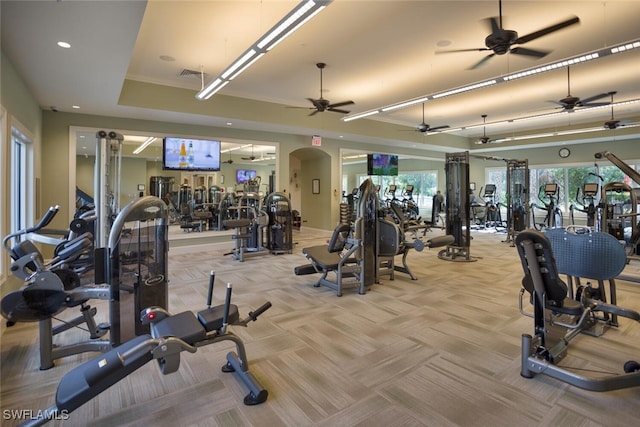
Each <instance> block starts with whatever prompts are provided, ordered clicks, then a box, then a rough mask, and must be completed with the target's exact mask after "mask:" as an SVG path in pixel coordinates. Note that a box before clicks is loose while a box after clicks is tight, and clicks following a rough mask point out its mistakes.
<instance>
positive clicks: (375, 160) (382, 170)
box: [367, 153, 398, 176]
mask: <svg viewBox="0 0 640 427" xmlns="http://www.w3.org/2000/svg"><path fill="white" fill-rule="evenodd" d="M367 175H386V176H397V175H398V155H397V154H379V153H373V154H367Z"/></svg>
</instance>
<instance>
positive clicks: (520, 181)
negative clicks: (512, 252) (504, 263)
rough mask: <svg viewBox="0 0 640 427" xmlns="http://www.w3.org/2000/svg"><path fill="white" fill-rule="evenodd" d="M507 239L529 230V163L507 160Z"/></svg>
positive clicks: (511, 240) (509, 240) (526, 161)
mask: <svg viewBox="0 0 640 427" xmlns="http://www.w3.org/2000/svg"><path fill="white" fill-rule="evenodd" d="M506 162H507V238H506V240H505V241H506V242H513V239H514V238H515V236H516V235H517V234H518V233H519V232H521V231H522V230H525V229H527V228H529V212H528V209H529V161H528V160H515V159H510V160H507V161H506Z"/></svg>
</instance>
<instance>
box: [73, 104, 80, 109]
mask: <svg viewBox="0 0 640 427" xmlns="http://www.w3.org/2000/svg"><path fill="white" fill-rule="evenodd" d="M71 108H75V109H76V110H79V109H80V106H79V105H72V106H71Z"/></svg>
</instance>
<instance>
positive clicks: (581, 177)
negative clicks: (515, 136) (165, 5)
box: [485, 161, 640, 218]
mask: <svg viewBox="0 0 640 427" xmlns="http://www.w3.org/2000/svg"><path fill="white" fill-rule="evenodd" d="M626 163H627V164H629V165H630V166H631V167H632V168H634V169H635V170H638V169H640V163H639V162H637V161H636V162H626ZM485 176H486V179H487V181H486V182H487V183H490V184H495V185H496V195H497V197H496V201H504V200H506V168H497V167H496V168H486V169H485ZM529 177H530V178H529V179H530V182H529V186H530V187H529V188H530V192H531V195H530V200H529V201H530V203H535V204H537V205H538V206H542V203H541V200H542V201H544V202H547V203H548V202H549V199H548V197H545V195H544V186H545V184H550V183H555V184H558V194H557V195H556V197H557V199H556V203H557V205H558V206H559V207H560V209H561V210H562V212H563V216H565V218H569V216H570V208H571V206H572V205H573V206H575V207H576V208H578V209H576V210H575V211H574V215H575V217H576V218H583V217H584V216H585V213H583V212H580V211H579V209H583V208H584V206H585V203H586V205H588V202H589V200H588V197H586V198H585V196H584V194H583V188H584V187H583V186H584V185H585V184H590V183H591V184H594V183H597V184H598V185H599V187H602V186H603V185H605V184H606V183H609V182H624V183H626V184H628V185H630V186H631V187H637V186H638V185H637V184H635V183H634V182H633V181H631V179H630V178H629V177H628V176H626V175H625V174H624V172H622V171H621V170H620V169H619V168H618V167H617V166H614V165H598V166H595V165H594V164H593V163H591V164H583V165H572V166H566V167H553V168H550V167H545V166H539V167H537V168H536V167H530V168H529ZM599 197H600V193H599V192H598V195H597V199H599ZM596 202H597V200H596ZM536 214H537V215H539V214H540V212H539V211H536Z"/></svg>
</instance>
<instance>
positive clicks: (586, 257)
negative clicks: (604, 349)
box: [515, 230, 640, 391]
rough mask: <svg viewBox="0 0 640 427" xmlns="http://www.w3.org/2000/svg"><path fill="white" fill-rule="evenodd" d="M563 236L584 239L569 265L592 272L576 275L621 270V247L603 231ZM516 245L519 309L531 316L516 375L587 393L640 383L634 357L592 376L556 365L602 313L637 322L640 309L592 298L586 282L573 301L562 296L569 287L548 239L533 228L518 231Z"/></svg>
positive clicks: (604, 275)
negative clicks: (618, 370) (618, 368)
mask: <svg viewBox="0 0 640 427" xmlns="http://www.w3.org/2000/svg"><path fill="white" fill-rule="evenodd" d="M563 240H564V242H568V241H571V240H582V241H583V243H585V245H583V248H584V249H585V250H582V251H578V250H576V251H573V252H574V258H575V260H574V264H575V265H576V267H579V266H580V265H583V266H584V267H585V268H583V271H587V270H591V271H590V272H589V273H588V275H587V274H584V275H583V274H577V275H578V276H582V277H589V278H591V279H595V280H607V279H608V278H609V277H615V276H617V275H618V274H619V273H620V272H621V271H622V270H623V269H624V266H625V263H626V256H625V253H624V249H623V248H622V246H621V245H620V243H619V242H618V241H617V240H616V239H615V238H614V237H613V236H611V235H609V234H607V233H592V234H589V235H586V234H585V235H576V234H566V235H565V237H564V239H563ZM515 243H516V247H517V249H518V254H519V255H520V259H521V261H522V266H523V269H524V273H525V276H524V279H523V281H522V284H523V288H522V289H521V291H520V311H521V313H522V314H523V315H526V316H528V317H533V319H534V334H533V336H532V335H529V334H523V335H522V354H521V357H522V366H521V371H520V374H521V375H522V376H523V377H525V378H533V377H534V376H535V375H536V374H544V375H548V376H550V377H552V378H555V379H557V380H560V381H564V382H566V383H568V384H570V385H573V386H575V387H579V388H582V389H585V390H590V391H610V390H617V389H621V388H628V387H637V386H640V363H638V362H636V361H628V362H626V363H625V364H624V366H623V370H624V372H625V373H624V374H620V375H608V376H602V377H597V378H590V377H586V376H583V375H579V374H577V373H575V372H573V371H571V370H569V369H567V368H563V367H560V366H558V363H559V362H560V361H561V360H562V359H563V358H564V357H565V356H566V354H567V350H568V347H569V343H570V342H571V340H573V339H574V338H576V337H577V336H578V335H579V334H581V333H587V334H590V335H594V334H593V333H592V331H593V330H594V326H595V325H597V324H598V323H601V322H603V321H606V320H607V318H606V317H605V318H604V320H603V318H602V314H608V315H617V316H622V317H626V318H629V319H632V320H635V321H640V313H638V312H636V311H633V310H628V309H624V308H621V307H618V306H616V305H613V304H607V303H606V302H604V301H602V299H599V298H594V295H592V291H591V289H590V287H589V286H585V287H583V288H581V289H580V291H579V292H576V295H579V297H578V299H573V298H569V297H567V294H568V287H567V285H566V284H565V283H564V282H563V281H562V280H561V279H560V276H559V273H558V268H557V266H556V260H555V258H554V251H553V249H552V245H551V241H550V240H549V238H548V237H547V236H546V235H545V234H543V233H541V232H539V231H536V230H524V231H521V232H520V233H518V235H517V237H516V239H515ZM586 245H588V246H589V250H586ZM558 249H560V248H558ZM565 254H568V253H566V252H565ZM576 270H577V268H574V271H576ZM596 276H597V277H596ZM527 293H528V294H530V301H531V304H532V305H533V314H529V313H527V312H525V311H524V310H523V297H524V295H525V294H527ZM596 294H597V292H596Z"/></svg>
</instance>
